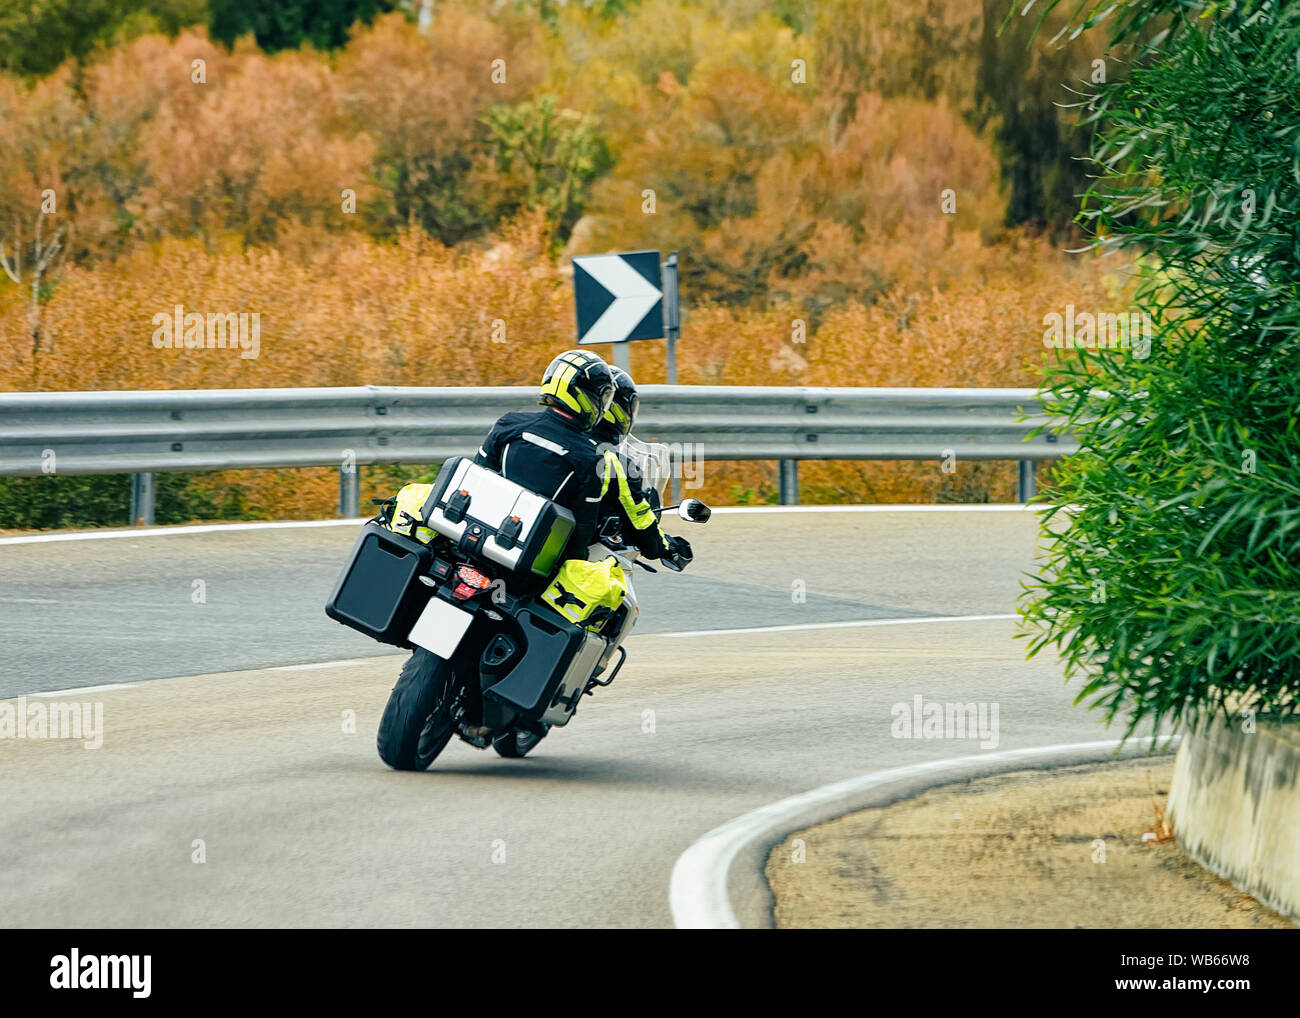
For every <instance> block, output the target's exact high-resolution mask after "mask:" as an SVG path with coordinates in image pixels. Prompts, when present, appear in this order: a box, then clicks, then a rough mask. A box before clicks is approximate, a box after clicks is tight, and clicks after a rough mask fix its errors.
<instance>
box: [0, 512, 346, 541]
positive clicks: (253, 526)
mask: <svg viewBox="0 0 1300 1018" xmlns="http://www.w3.org/2000/svg"><path fill="white" fill-rule="evenodd" d="M369 519H371V517H369V516H363V517H358V518H357V519H355V520H293V521H287V522H275V523H199V524H196V525H194V526H184V527H135V528H127V529H123V530H81V531H77V532H75V533H71V534H24V535H22V536H21V537H0V545H4V544H46V543H49V542H51V541H111V540H114V539H117V538H124V537H168V536H176V535H177V534H215V533H219V532H222V531H233V530H293V529H306V528H310V527H359V526H360V525H361V524H363V523H365V522H366V520H369Z"/></svg>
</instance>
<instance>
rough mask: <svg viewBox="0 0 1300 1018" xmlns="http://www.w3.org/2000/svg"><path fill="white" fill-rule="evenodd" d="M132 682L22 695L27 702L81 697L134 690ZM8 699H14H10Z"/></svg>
mask: <svg viewBox="0 0 1300 1018" xmlns="http://www.w3.org/2000/svg"><path fill="white" fill-rule="evenodd" d="M135 687H136V683H134V682H109V683H106V684H105V685H102V686H82V687H80V688H79V689H56V690H55V691H54V692H52V693H24V694H23V695H24V696H26V697H27V699H29V700H33V699H48V698H50V697H53V696H82V695H84V694H86V693H107V692H109V691H110V690H113V689H135ZM10 699H14V698H13V697H10Z"/></svg>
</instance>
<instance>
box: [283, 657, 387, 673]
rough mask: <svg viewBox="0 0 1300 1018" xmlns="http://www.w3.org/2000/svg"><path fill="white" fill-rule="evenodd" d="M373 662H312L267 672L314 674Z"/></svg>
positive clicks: (356, 660)
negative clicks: (317, 671) (318, 671)
mask: <svg viewBox="0 0 1300 1018" xmlns="http://www.w3.org/2000/svg"><path fill="white" fill-rule="evenodd" d="M378 656H379V657H387V656H389V655H386V654H380V655H378ZM373 660H375V659H374V658H364V657H354V658H347V659H346V660H342V661H313V662H311V663H310V664H305V665H274V666H272V667H270V668H268V669H267V671H268V672H314V671H316V670H317V669H318V668H342V667H344V666H345V665H364V664H368V663H369V662H370V661H373Z"/></svg>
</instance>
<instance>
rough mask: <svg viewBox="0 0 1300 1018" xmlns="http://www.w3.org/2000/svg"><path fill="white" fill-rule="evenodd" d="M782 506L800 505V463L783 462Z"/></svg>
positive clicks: (795, 461)
mask: <svg viewBox="0 0 1300 1018" xmlns="http://www.w3.org/2000/svg"><path fill="white" fill-rule="evenodd" d="M780 467H781V474H780V476H781V504H782V505H798V504H799V461H798V460H781V461H780Z"/></svg>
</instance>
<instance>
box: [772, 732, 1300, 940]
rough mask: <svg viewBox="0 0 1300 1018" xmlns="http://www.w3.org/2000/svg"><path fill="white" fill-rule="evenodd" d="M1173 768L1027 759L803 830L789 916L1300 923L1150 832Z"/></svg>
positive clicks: (777, 869)
mask: <svg viewBox="0 0 1300 1018" xmlns="http://www.w3.org/2000/svg"><path fill="white" fill-rule="evenodd" d="M1173 769H1174V766H1173V758H1172V757H1163V758H1156V759H1139V760H1133V761H1125V762H1122V763H1112V764H1102V765H1093V766H1086V767H1071V768H1064V769H1060V770H1054V771H1018V772H1015V773H1011V774H1004V775H999V776H997V777H992V778H985V779H982V780H979V781H973V782H969V783H962V784H956V785H947V786H944V787H942V788H936V789H931V790H930V791H928V792H924V793H922V794H921V795H919V796H917V797H915V798H913V799H908V800H905V801H903V802H898V803H895V804H894V805H892V806H886V807H883V808H880V809H869V810H863V811H862V812H860V813H853V814H850V815H849V816H846V817H842V818H840V819H839V820H835V821H832V822H831V823H828V824H824V825H822V826H820V827H814V828H810V829H809V830H806V831H800V832H799V833H797V834H794V835H791V836H790V837H789V838H787V839H786V840H785V842H783V843H782V844H781V845H778V846H777V847H776V848H775V849H774V850H773V851H772V854H771V855H770V856H769V857H768V862H767V870H766V872H767V879H768V882H769V883H770V884H771V886H772V890H773V892H774V893H775V895H776V902H777V904H776V923H777V926H778V927H779V928H808V927H814V928H816V927H821V928H845V927H849V928H869V927H876V928H889V929H897V928H918V927H929V928H936V927H937V928H965V929H971V928H1026V927H1034V928H1067V929H1068V928H1103V929H1120V928H1133V927H1147V928H1160V929H1180V928H1188V929H1272V928H1277V929H1283V928H1285V929H1294V928H1295V924H1294V923H1292V922H1291V921H1290V920H1289V919H1287V918H1286V917H1284V916H1281V915H1279V914H1278V913H1276V912H1274V911H1273V910H1271V909H1269V908H1267V907H1265V906H1263V905H1261V904H1259V903H1258V902H1257V901H1255V899H1254V898H1252V897H1250V896H1249V895H1247V894H1243V893H1242V892H1241V891H1239V890H1237V889H1236V888H1235V887H1233V886H1232V885H1231V884H1229V883H1228V882H1227V881H1225V880H1221V879H1219V878H1218V877H1216V876H1215V875H1214V874H1213V873H1210V872H1209V871H1208V870H1205V869H1202V868H1201V867H1200V866H1199V865H1198V864H1197V863H1195V862H1193V861H1192V860H1191V859H1189V858H1188V857H1187V856H1185V855H1183V853H1182V852H1180V851H1179V849H1178V847H1177V845H1175V844H1174V842H1173V840H1172V839H1167V840H1161V841H1154V842H1147V843H1144V842H1143V840H1142V835H1143V834H1144V833H1147V832H1151V833H1157V832H1159V831H1160V830H1161V825H1162V821H1163V816H1164V805H1165V802H1166V801H1167V796H1168V792H1169V781H1170V778H1171V777H1172V776H1173ZM800 842H802V845H800ZM801 853H802V855H803V861H802V862H800V861H797V860H798V859H799V857H800V854H801Z"/></svg>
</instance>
